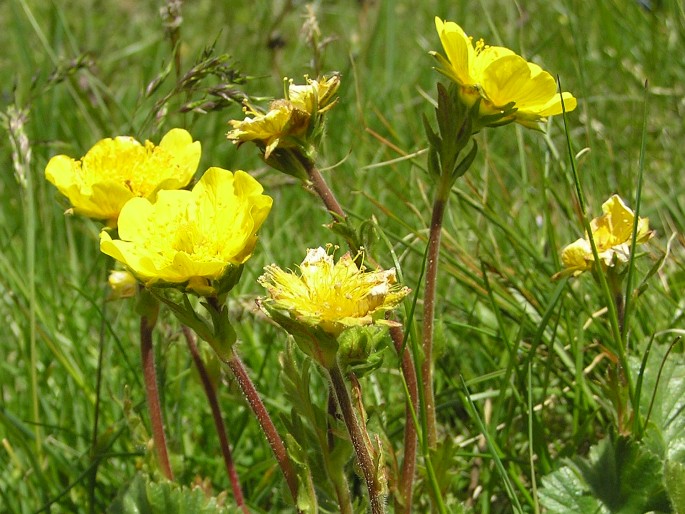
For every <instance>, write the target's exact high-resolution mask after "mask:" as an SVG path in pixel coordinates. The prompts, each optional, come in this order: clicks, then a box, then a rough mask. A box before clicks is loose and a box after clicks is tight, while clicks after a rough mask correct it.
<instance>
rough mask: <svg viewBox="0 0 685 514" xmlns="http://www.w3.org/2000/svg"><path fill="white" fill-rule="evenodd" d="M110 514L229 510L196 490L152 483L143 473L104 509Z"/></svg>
mask: <svg viewBox="0 0 685 514" xmlns="http://www.w3.org/2000/svg"><path fill="white" fill-rule="evenodd" d="M107 512H108V513H109V514H228V513H229V510H228V509H227V508H226V507H222V506H220V505H218V504H217V501H216V498H212V497H207V496H206V494H205V492H204V491H203V490H202V489H200V488H199V487H196V488H192V489H191V488H189V487H185V486H181V485H179V484H176V483H174V482H167V481H164V482H153V481H151V480H150V479H149V477H147V476H146V475H143V474H138V475H136V476H135V477H134V478H133V480H132V481H131V483H130V484H129V485H128V486H127V487H126V488H125V489H124V490H122V491H121V492H120V493H119V496H118V497H117V498H116V499H115V500H114V502H113V503H112V504H111V505H110V506H109V508H108V509H107Z"/></svg>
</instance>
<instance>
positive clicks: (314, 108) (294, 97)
mask: <svg viewBox="0 0 685 514" xmlns="http://www.w3.org/2000/svg"><path fill="white" fill-rule="evenodd" d="M339 86H340V76H339V75H333V76H332V77H330V78H328V79H322V80H312V79H309V78H307V83H306V84H304V85H296V84H293V83H292V81H291V82H290V83H289V85H288V88H287V90H286V98H285V99H279V100H274V101H273V102H271V105H270V106H269V110H268V111H267V112H266V113H263V112H261V111H260V110H258V109H257V108H255V107H252V106H249V105H247V106H246V107H245V109H244V110H245V114H246V115H247V116H246V117H245V119H244V120H242V121H239V120H231V121H230V122H229V123H230V125H231V126H232V127H233V130H231V131H230V132H229V133H228V134H227V137H228V139H230V140H231V141H233V142H234V143H236V144H242V143H244V142H246V141H253V142H255V143H256V144H257V145H258V146H259V147H260V148H261V149H262V150H263V152H264V158H265V159H269V157H270V155H271V153H272V152H273V151H274V150H275V149H276V148H293V147H305V148H306V147H307V146H308V140H309V139H312V138H313V137H314V136H315V135H316V134H317V133H318V132H319V131H320V128H321V122H322V115H323V114H324V113H326V112H327V111H328V110H330V109H331V108H332V107H333V106H334V105H335V103H336V98H335V94H336V93H337V91H338V87H339Z"/></svg>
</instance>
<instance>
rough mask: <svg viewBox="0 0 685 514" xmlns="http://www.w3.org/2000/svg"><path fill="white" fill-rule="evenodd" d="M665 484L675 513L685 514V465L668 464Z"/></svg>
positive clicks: (677, 463) (678, 463)
mask: <svg viewBox="0 0 685 514" xmlns="http://www.w3.org/2000/svg"><path fill="white" fill-rule="evenodd" d="M664 483H665V484H666V490H667V491H668V496H669V497H670V499H671V505H672V506H673V511H674V512H675V513H676V514H685V464H682V463H680V462H671V461H668V462H666V467H665V469H664Z"/></svg>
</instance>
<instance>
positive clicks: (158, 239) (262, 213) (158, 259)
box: [100, 168, 272, 296]
mask: <svg viewBox="0 0 685 514" xmlns="http://www.w3.org/2000/svg"><path fill="white" fill-rule="evenodd" d="M262 192H263V188H262V186H261V185H260V184H259V182H257V181H256V180H255V179H254V178H252V177H251V176H250V175H248V174H247V173H245V172H244V171H236V172H235V174H234V173H231V172H230V171H227V170H223V169H221V168H209V169H208V170H207V171H206V172H205V174H204V175H203V176H202V178H201V179H200V181H199V182H198V183H197V184H196V185H195V187H194V188H193V190H192V191H185V190H180V191H160V192H159V193H158V195H157V199H156V201H155V202H154V203H152V202H150V201H149V200H148V199H146V198H133V199H132V200H130V201H129V202H128V203H127V204H126V205H125V206H124V208H123V209H122V211H121V215H120V216H119V237H120V239H117V240H113V239H112V238H111V237H110V235H109V234H108V233H107V232H106V231H102V232H101V234H100V250H102V252H104V253H105V254H107V255H110V256H112V257H114V258H115V259H116V260H118V261H120V262H121V263H123V264H124V265H126V266H127V267H128V269H130V270H131V272H132V273H133V274H134V275H136V277H138V279H139V280H141V281H142V282H143V283H145V285H147V286H150V285H153V284H157V283H162V284H164V283H167V284H186V285H187V288H188V289H190V290H192V291H194V292H196V293H198V294H200V295H204V296H208V295H213V294H216V293H217V292H224V291H223V289H224V288H222V284H221V283H218V282H217V281H220V280H221V279H222V278H224V277H225V276H228V275H229V271H230V270H231V269H235V268H236V267H239V266H240V265H242V264H243V263H244V262H245V261H247V259H249V258H250V256H251V254H252V251H253V249H254V247H255V244H256V242H257V235H256V233H257V231H258V230H259V227H260V226H261V225H262V223H263V222H264V220H265V219H266V216H267V215H268V213H269V210H270V209H271V204H272V199H271V198H270V197H268V196H266V195H263V194H262ZM232 285H233V284H231V286H232ZM229 288H230V287H229Z"/></svg>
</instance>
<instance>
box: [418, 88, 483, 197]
mask: <svg viewBox="0 0 685 514" xmlns="http://www.w3.org/2000/svg"><path fill="white" fill-rule="evenodd" d="M437 88H438V105H437V107H436V108H435V117H436V120H437V122H438V130H437V132H436V131H435V130H433V128H432V127H431V125H430V123H429V122H428V120H427V118H426V117H425V116H424V118H423V125H424V129H425V132H426V138H427V139H428V172H429V174H430V175H431V176H433V177H436V178H440V177H442V179H441V182H443V186H449V187H451V186H452V184H454V181H455V180H456V179H457V178H459V177H461V176H462V175H463V174H464V173H466V171H467V170H468V168H469V167H470V166H471V164H472V163H473V161H474V159H475V157H476V154H477V152H478V146H477V145H476V144H475V141H474V143H473V144H472V146H471V149H470V150H469V153H468V154H467V155H466V157H464V158H462V159H459V156H460V154H461V153H462V151H463V150H464V149H465V148H466V147H467V146H468V144H469V142H470V141H473V134H474V133H475V132H477V127H476V126H475V123H476V122H474V120H478V119H479V118H478V116H479V109H480V103H481V101H480V99H479V100H477V101H476V102H475V103H474V104H473V105H472V106H471V107H468V106H467V105H466V104H464V102H463V101H462V99H461V97H460V96H459V88H458V86H456V85H455V84H450V86H449V87H448V88H446V87H445V86H444V85H443V84H441V83H438V85H437ZM445 181H447V182H445Z"/></svg>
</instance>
